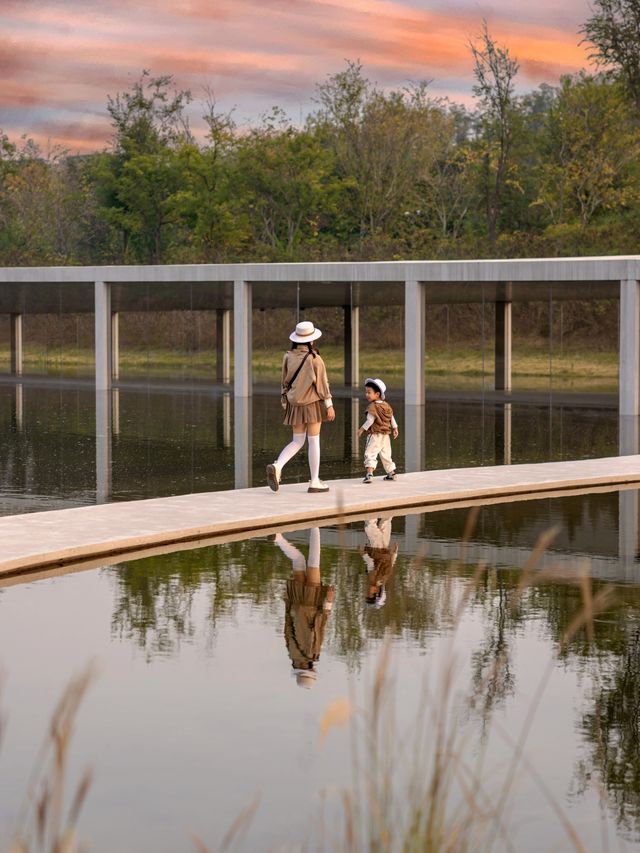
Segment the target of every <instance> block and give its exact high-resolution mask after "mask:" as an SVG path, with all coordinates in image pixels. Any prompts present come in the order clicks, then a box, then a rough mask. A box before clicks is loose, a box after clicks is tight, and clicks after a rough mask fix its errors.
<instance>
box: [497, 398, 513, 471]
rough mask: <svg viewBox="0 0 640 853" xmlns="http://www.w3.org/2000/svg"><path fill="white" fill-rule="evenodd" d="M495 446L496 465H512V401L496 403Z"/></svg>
mask: <svg viewBox="0 0 640 853" xmlns="http://www.w3.org/2000/svg"><path fill="white" fill-rule="evenodd" d="M494 448H495V463H496V465H511V403H502V404H500V403H498V405H496V408H495V432H494Z"/></svg>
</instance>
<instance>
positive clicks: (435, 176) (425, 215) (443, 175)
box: [415, 108, 475, 240]
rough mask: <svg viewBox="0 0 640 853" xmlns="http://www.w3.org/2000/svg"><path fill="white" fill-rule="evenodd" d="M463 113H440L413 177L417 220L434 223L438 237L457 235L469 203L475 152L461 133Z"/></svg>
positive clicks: (451, 111)
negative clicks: (426, 152) (435, 128)
mask: <svg viewBox="0 0 640 853" xmlns="http://www.w3.org/2000/svg"><path fill="white" fill-rule="evenodd" d="M465 117H466V113H465V111H464V110H458V109H453V108H452V109H449V110H448V111H447V112H445V111H444V109H443V110H442V111H441V115H440V122H439V130H438V133H437V135H436V138H435V139H434V141H433V143H432V144H431V145H430V146H429V151H430V155H431V156H430V157H429V159H428V160H426V161H425V162H423V164H422V167H421V168H420V169H419V170H418V172H417V174H416V183H415V194H416V204H417V206H418V209H417V211H416V213H417V215H418V217H419V218H422V219H425V220H426V222H427V223H428V224H429V225H431V224H433V223H435V224H436V227H437V230H438V231H439V233H440V236H441V237H452V238H453V239H454V240H455V239H456V238H457V237H458V236H459V234H460V231H461V229H462V225H463V223H464V222H465V220H466V218H467V214H468V212H469V207H470V205H471V204H472V200H473V195H474V188H473V186H472V168H473V166H474V164H475V153H474V152H473V150H472V148H471V147H470V145H469V144H468V141H467V140H466V138H465V134H464V131H463V132H462V134H461V129H460V121H461V119H462V121H464V119H465Z"/></svg>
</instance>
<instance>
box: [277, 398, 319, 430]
mask: <svg viewBox="0 0 640 853" xmlns="http://www.w3.org/2000/svg"><path fill="white" fill-rule="evenodd" d="M326 420H327V407H326V406H325V404H324V403H323V402H321V401H319V400H318V401H317V402H315V403H307V405H306V406H292V405H291V403H287V408H286V409H285V412H284V421H283V423H284V424H285V426H290V427H294V426H301V425H302V424H319V423H322V422H323V421H326Z"/></svg>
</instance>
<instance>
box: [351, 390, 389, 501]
mask: <svg viewBox="0 0 640 853" xmlns="http://www.w3.org/2000/svg"><path fill="white" fill-rule="evenodd" d="M386 391H387V386H386V385H385V384H384V382H383V381H382V379H367V380H366V381H365V383H364V393H365V397H366V398H367V403H368V404H369V405H368V406H367V419H366V420H365V422H364V423H363V424H362V426H361V427H360V429H359V430H358V438H360V436H362V435H364V433H365V432H368V433H369V437H368V438H367V443H366V445H365V449H364V467H365V468H366V469H367V473H366V475H365V478H364V480H363V481H362V482H363V483H367V484H368V483H372V482H373V472H374V471H375V469H376V465H377V464H378V456H379V457H380V461H381V462H382V465H383V467H384V470H385V471H386V472H387V473H386V476H385V478H384V479H385V480H395V479H396V466H395V464H394V461H393V459H392V458H391V439H390V438H389V436H390V435H391V434H392V433H393V437H394V438H397V437H398V424H397V423H396V419H395V418H394V417H393V409H392V408H391V406H390V405H389V404H388V403H387V402H386V401H385V399H384V395H385V393H386Z"/></svg>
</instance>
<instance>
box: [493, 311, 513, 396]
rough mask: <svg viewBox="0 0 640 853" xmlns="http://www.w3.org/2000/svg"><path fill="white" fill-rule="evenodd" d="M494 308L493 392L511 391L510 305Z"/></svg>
mask: <svg viewBox="0 0 640 853" xmlns="http://www.w3.org/2000/svg"><path fill="white" fill-rule="evenodd" d="M495 306H496V322H495V390H496V391H511V340H512V332H511V303H510V302H496V303H495Z"/></svg>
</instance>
